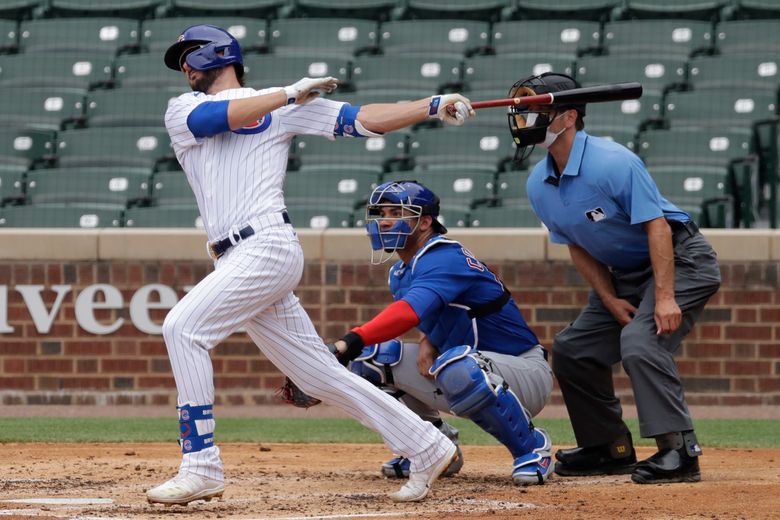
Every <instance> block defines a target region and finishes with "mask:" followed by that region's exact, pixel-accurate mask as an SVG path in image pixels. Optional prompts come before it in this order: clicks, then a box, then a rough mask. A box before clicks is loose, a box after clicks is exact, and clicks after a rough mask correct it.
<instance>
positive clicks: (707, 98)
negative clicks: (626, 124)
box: [664, 88, 777, 128]
mask: <svg viewBox="0 0 780 520" xmlns="http://www.w3.org/2000/svg"><path fill="white" fill-rule="evenodd" d="M665 104H666V107H665V112H664V116H665V117H666V118H667V119H668V120H669V122H670V124H671V125H672V127H675V126H708V125H716V126H721V127H722V128H733V127H735V126H742V127H745V126H750V125H752V124H753V123H754V122H755V121H757V120H762V119H773V118H774V117H775V115H776V110H777V97H776V96H775V95H774V94H773V93H770V92H767V91H766V90H755V91H752V92H751V91H746V90H745V89H743V88H716V89H698V90H696V91H691V92H670V93H669V94H668V95H667V97H666V100H665Z"/></svg>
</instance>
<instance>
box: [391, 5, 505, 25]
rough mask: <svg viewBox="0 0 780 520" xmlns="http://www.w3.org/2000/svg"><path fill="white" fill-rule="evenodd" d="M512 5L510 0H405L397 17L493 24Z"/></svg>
mask: <svg viewBox="0 0 780 520" xmlns="http://www.w3.org/2000/svg"><path fill="white" fill-rule="evenodd" d="M512 3H513V2H512V0H447V1H446V2H442V1H441V0H406V1H405V2H404V6H403V8H402V10H401V12H400V15H399V16H400V17H401V18H415V19H417V18H435V19H453V18H457V19H464V20H483V21H485V22H491V21H493V22H495V21H498V20H499V19H500V17H501V13H502V12H503V11H507V10H508V9H509V7H510V5H512Z"/></svg>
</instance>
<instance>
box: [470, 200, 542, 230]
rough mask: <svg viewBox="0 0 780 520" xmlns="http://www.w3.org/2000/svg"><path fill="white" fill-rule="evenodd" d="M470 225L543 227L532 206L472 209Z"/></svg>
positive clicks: (474, 226)
mask: <svg viewBox="0 0 780 520" xmlns="http://www.w3.org/2000/svg"><path fill="white" fill-rule="evenodd" d="M469 219H470V223H469V225H470V227H473V228H476V227H481V228H487V227H530V228H539V227H542V223H541V221H540V220H539V218H538V217H537V216H536V213H534V211H533V209H531V206H528V205H524V206H520V205H518V206H495V207H491V206H484V207H481V208H476V209H474V210H472V211H471V214H470V216H469Z"/></svg>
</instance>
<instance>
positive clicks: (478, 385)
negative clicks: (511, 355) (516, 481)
mask: <svg viewBox="0 0 780 520" xmlns="http://www.w3.org/2000/svg"><path fill="white" fill-rule="evenodd" d="M484 365H485V363H484V361H483V359H481V358H480V356H478V355H477V352H476V351H475V350H474V349H472V348H471V347H470V346H468V345H463V346H460V347H455V348H451V349H449V350H447V351H446V352H445V353H444V354H442V355H441V356H439V357H438V358H437V359H436V361H434V363H433V366H431V369H430V374H431V375H433V376H434V377H435V378H436V384H437V386H438V387H439V388H440V389H441V391H442V393H443V394H444V397H445V398H446V399H447V403H448V404H449V407H450V410H451V411H452V413H454V414H456V415H459V416H461V417H468V418H469V419H471V420H472V421H474V422H475V423H477V425H479V427H480V428H482V429H483V430H485V431H486V432H488V433H489V434H491V435H492V436H493V437H495V438H496V439H497V440H498V441H499V442H500V443H501V444H503V445H504V446H506V447H507V448H508V449H509V451H510V452H511V453H512V456H513V457H515V458H517V457H520V456H521V455H525V454H526V453H529V452H531V451H533V449H534V447H535V444H536V443H535V440H534V436H533V427H532V426H531V424H530V422H529V419H528V416H527V415H526V412H525V409H524V408H523V405H522V404H520V401H519V400H518V398H517V396H516V395H515V394H514V393H513V392H512V390H510V389H509V387H508V386H507V385H506V384H504V382H503V380H502V379H501V378H500V377H498V375H497V374H492V373H489V372H488V371H487V370H486V369H485V368H484Z"/></svg>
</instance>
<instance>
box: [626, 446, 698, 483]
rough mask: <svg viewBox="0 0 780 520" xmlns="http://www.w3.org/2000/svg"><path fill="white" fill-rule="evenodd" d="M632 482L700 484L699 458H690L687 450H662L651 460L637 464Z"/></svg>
mask: <svg viewBox="0 0 780 520" xmlns="http://www.w3.org/2000/svg"><path fill="white" fill-rule="evenodd" d="M631 480H633V481H634V482H635V483H637V484H669V483H673V482H699V481H700V480H701V471H700V470H699V457H691V456H689V455H688V454H687V453H686V452H685V449H678V450H675V449H667V450H661V451H659V452H658V453H656V454H655V455H653V456H651V457H650V458H649V459H646V460H643V461H641V462H639V463H637V465H636V468H635V469H634V472H633V473H632V474H631Z"/></svg>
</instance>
